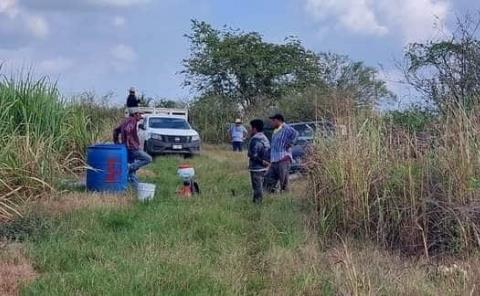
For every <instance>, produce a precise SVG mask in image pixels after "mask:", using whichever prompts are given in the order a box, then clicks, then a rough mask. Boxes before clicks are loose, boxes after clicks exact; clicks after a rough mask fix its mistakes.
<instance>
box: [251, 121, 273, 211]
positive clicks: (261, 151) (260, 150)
mask: <svg viewBox="0 0 480 296" xmlns="http://www.w3.org/2000/svg"><path fill="white" fill-rule="evenodd" d="M250 126H251V139H250V144H249V146H248V158H249V166H248V168H249V170H250V177H251V179H252V189H253V202H254V203H256V204H260V203H261V202H262V199H263V182H264V177H265V173H266V172H267V168H268V166H269V160H270V143H269V141H268V139H267V137H266V136H265V135H264V134H263V121H262V120H260V119H255V120H252V121H251V122H250Z"/></svg>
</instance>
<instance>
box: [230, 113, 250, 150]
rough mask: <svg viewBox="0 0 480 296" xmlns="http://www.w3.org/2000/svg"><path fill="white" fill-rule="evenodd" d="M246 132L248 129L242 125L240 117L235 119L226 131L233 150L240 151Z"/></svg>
mask: <svg viewBox="0 0 480 296" xmlns="http://www.w3.org/2000/svg"><path fill="white" fill-rule="evenodd" d="M247 134H248V131H247V129H246V128H245V127H244V126H243V125H242V120H241V119H237V120H235V125H233V126H232V127H231V128H230V130H229V132H228V136H229V137H230V140H231V141H232V148H233V151H238V152H242V150H243V141H245V138H246V137H247Z"/></svg>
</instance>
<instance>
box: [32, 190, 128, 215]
mask: <svg viewBox="0 0 480 296" xmlns="http://www.w3.org/2000/svg"><path fill="white" fill-rule="evenodd" d="M134 201H135V200H134V197H133V196H132V194H123V195H115V194H108V193H101V194H100V193H78V192H75V193H65V194H60V195H57V196H55V197H53V198H49V199H47V198H43V199H41V200H39V201H36V202H34V203H32V204H31V205H30V206H31V207H32V208H35V209H36V211H41V212H44V213H45V214H47V215H51V216H59V215H64V214H68V213H71V212H73V211H76V210H79V209H96V208H114V207H115V208H118V207H120V208H121V207H129V206H131V205H132V204H133V203H134Z"/></svg>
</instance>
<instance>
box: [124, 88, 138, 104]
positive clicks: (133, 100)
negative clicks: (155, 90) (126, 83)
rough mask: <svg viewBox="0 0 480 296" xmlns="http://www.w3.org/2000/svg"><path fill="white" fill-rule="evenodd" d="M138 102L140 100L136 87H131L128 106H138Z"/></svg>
mask: <svg viewBox="0 0 480 296" xmlns="http://www.w3.org/2000/svg"><path fill="white" fill-rule="evenodd" d="M138 103H140V100H139V99H138V98H137V95H136V91H135V88H134V87H131V88H130V90H129V91H128V98H127V108H138Z"/></svg>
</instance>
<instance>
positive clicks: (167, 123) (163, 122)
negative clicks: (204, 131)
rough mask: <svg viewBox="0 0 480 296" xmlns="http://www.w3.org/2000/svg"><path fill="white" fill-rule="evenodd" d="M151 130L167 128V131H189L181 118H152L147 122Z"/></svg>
mask: <svg viewBox="0 0 480 296" xmlns="http://www.w3.org/2000/svg"><path fill="white" fill-rule="evenodd" d="M148 124H149V127H151V128H168V129H183V130H188V129H190V125H189V124H188V122H187V121H186V120H185V119H182V118H161V117H153V118H150V119H149V120H148Z"/></svg>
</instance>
